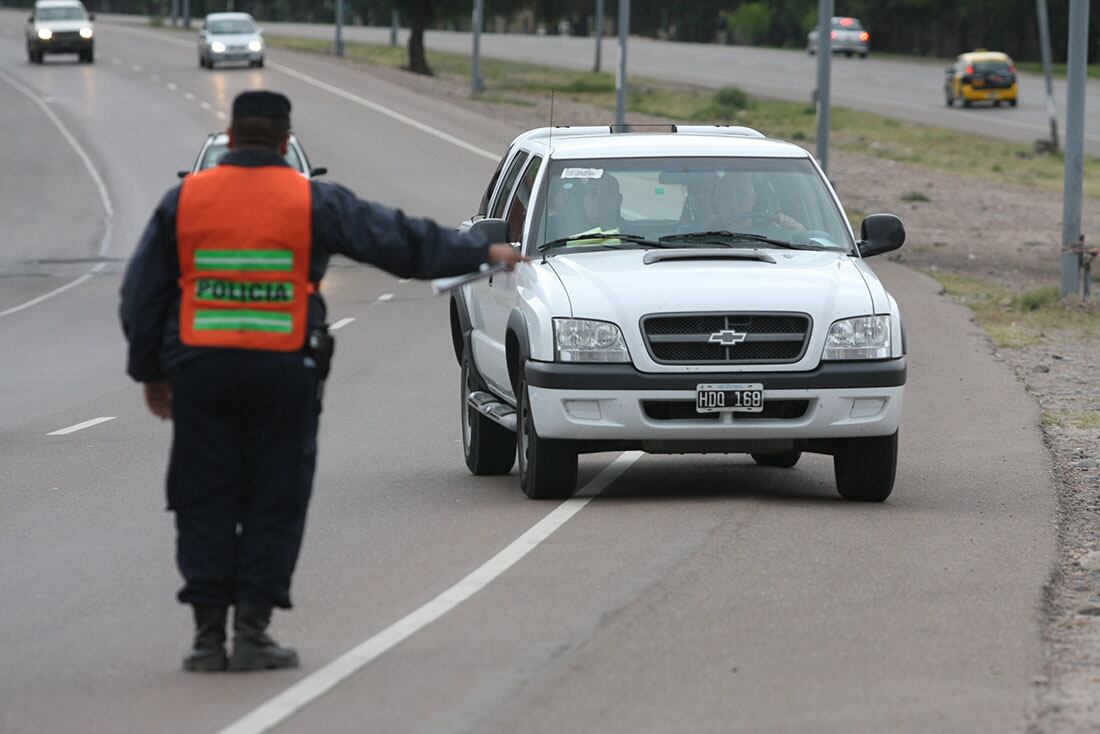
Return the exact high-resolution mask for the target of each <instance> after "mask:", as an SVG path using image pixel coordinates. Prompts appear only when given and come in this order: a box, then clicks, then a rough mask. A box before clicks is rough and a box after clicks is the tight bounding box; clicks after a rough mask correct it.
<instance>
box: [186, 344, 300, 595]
mask: <svg viewBox="0 0 1100 734" xmlns="http://www.w3.org/2000/svg"><path fill="white" fill-rule="evenodd" d="M312 365H313V363H312V360H309V359H307V358H305V357H304V356H303V355H302V354H283V353H275V352H254V351H243V350H242V351H237V350H223V351H216V352H214V351H212V352H210V353H208V354H203V355H201V356H198V357H196V358H195V359H193V360H191V361H189V362H187V363H185V364H182V365H180V366H179V367H178V368H176V369H175V370H174V371H173V374H172V375H171V382H172V413H173V423H174V434H173V439H172V456H171V461H170V464H169V467H168V509H170V510H172V511H174V512H175V513H176V529H177V532H178V538H177V549H176V560H177V563H178V565H179V569H180V573H181V574H182V575H183V578H184V581H185V583H184V586H183V588H182V589H181V590H180V592H179V600H180V601H181V602H183V603H185V604H196V605H209V606H221V605H228V604H234V603H237V602H241V601H247V602H252V603H259V604H271V605H272V606H278V607H283V608H289V607H290V577H291V574H292V573H293V572H294V565H295V563H296V562H297V560H298V551H299V549H300V548H301V544H302V532H303V530H304V529H305V520H306V507H307V505H308V504H309V496H310V491H311V488H312V484H313V470H314V466H315V465H316V458H317V418H318V413H319V411H320V405H319V403H318V401H317V376H316V370H315V369H314V368H313V366H312Z"/></svg>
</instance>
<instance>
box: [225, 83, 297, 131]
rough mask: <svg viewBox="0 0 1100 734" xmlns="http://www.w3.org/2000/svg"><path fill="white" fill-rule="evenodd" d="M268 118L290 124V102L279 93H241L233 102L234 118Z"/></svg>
mask: <svg viewBox="0 0 1100 734" xmlns="http://www.w3.org/2000/svg"><path fill="white" fill-rule="evenodd" d="M241 117H266V118H268V119H272V120H284V121H285V122H287V123H289V122H290V100H289V99H287V98H286V97H285V96H284V95H282V94H279V93H278V92H267V91H264V90H256V91H251V92H241V93H240V94H238V95H237V98H236V99H234V100H233V118H234V119H237V118H241Z"/></svg>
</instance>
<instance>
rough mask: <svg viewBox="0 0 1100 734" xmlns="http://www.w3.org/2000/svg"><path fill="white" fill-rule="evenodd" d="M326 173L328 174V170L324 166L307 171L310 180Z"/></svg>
mask: <svg viewBox="0 0 1100 734" xmlns="http://www.w3.org/2000/svg"><path fill="white" fill-rule="evenodd" d="M326 173H328V169H327V168H325V167H324V166H318V167H317V168H311V169H309V177H310V178H313V177H314V176H324V175H325V174H326Z"/></svg>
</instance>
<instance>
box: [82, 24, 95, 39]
mask: <svg viewBox="0 0 1100 734" xmlns="http://www.w3.org/2000/svg"><path fill="white" fill-rule="evenodd" d="M80 37H81V38H91V37H92V29H91V28H89V27H88V26H84V27H83V28H81V29H80Z"/></svg>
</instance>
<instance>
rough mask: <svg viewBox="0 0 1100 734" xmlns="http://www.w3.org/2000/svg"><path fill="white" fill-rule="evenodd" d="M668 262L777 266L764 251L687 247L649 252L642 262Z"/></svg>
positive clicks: (649, 263) (772, 258) (648, 263)
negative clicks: (744, 262)
mask: <svg viewBox="0 0 1100 734" xmlns="http://www.w3.org/2000/svg"><path fill="white" fill-rule="evenodd" d="M667 260H756V261H758V262H765V263H771V264H772V265H774V264H775V258H774V257H772V256H771V255H769V254H768V253H766V252H764V251H763V250H744V249H737V250H732V249H731V250H727V249H720V250H718V249H713V248H709V247H708V248H700V247H685V248H682V249H679V250H648V251H647V252H646V254H645V257H643V258H642V262H644V263H645V264H646V265H652V264H654V263H659V262H665V261H667Z"/></svg>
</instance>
